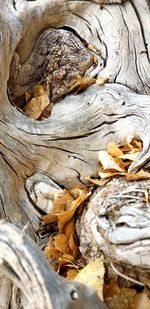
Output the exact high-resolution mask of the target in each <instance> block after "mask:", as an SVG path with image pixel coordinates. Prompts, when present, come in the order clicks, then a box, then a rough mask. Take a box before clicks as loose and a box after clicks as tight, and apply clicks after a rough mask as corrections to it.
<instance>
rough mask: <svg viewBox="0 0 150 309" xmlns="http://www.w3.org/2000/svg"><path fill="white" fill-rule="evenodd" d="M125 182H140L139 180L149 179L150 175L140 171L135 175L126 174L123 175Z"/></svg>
mask: <svg viewBox="0 0 150 309" xmlns="http://www.w3.org/2000/svg"><path fill="white" fill-rule="evenodd" d="M125 179H126V180H140V179H150V173H148V172H146V171H144V170H140V171H139V172H137V173H135V174H134V173H126V174H125Z"/></svg>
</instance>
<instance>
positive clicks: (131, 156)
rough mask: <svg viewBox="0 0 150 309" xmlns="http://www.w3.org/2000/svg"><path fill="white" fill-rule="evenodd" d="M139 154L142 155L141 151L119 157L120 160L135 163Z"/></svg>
mask: <svg viewBox="0 0 150 309" xmlns="http://www.w3.org/2000/svg"><path fill="white" fill-rule="evenodd" d="M139 154H140V152H139V151H138V152H132V153H131V152H129V153H126V154H123V155H121V156H119V158H120V159H124V160H130V161H135V160H136V158H137V157H138V155H139Z"/></svg>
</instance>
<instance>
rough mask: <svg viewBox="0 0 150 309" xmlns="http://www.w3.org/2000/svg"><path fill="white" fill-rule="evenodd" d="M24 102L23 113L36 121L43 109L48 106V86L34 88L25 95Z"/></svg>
mask: <svg viewBox="0 0 150 309" xmlns="http://www.w3.org/2000/svg"><path fill="white" fill-rule="evenodd" d="M26 100H27V103H26V105H25V107H24V108H23V111H24V113H25V114H26V115H27V116H28V117H30V118H33V119H38V118H39V117H40V116H41V115H42V113H43V111H44V110H45V108H46V107H47V106H48V105H50V99H49V89H48V86H42V85H36V86H34V88H33V90H32V91H31V92H29V93H26Z"/></svg>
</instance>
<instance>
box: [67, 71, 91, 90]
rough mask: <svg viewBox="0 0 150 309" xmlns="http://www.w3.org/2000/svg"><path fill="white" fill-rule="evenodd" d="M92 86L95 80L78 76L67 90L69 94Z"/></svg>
mask: <svg viewBox="0 0 150 309" xmlns="http://www.w3.org/2000/svg"><path fill="white" fill-rule="evenodd" d="M92 84H95V78H93V77H82V76H80V75H78V76H77V78H75V79H74V80H73V81H72V83H71V86H70V88H69V92H76V93H77V92H79V91H81V90H83V89H86V88H87V87H89V86H91V85H92Z"/></svg>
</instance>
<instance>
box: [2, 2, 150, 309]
mask: <svg viewBox="0 0 150 309" xmlns="http://www.w3.org/2000/svg"><path fill="white" fill-rule="evenodd" d="M112 3H116V4H114V5H113V4H112ZM119 3H121V4H119ZM0 7H1V10H0V90H1V91H0V141H1V144H0V151H1V157H0V179H1V190H0V218H2V219H6V220H7V221H9V222H11V223H15V224H17V225H19V226H20V227H22V226H24V225H26V224H27V223H28V222H29V224H28V227H27V230H26V231H27V233H28V234H29V235H30V236H31V237H32V238H33V239H34V240H35V241H37V242H38V241H39V242H40V240H42V239H43V237H44V235H43V234H44V227H43V225H42V221H41V216H42V212H41V208H40V207H39V205H37V206H38V207H35V200H36V198H37V200H38V202H39V197H37V196H36V194H35V200H34V199H33V195H34V194H33V195H32V198H31V196H30V194H31V191H32V190H31V191H30V189H31V188H30V186H29V187H28V184H27V181H28V178H29V177H31V176H32V175H33V174H35V173H37V174H36V175H38V176H37V178H38V179H37V180H36V181H37V183H38V182H40V183H41V182H42V181H43V182H46V183H47V180H45V177H48V178H50V179H52V181H53V185H52V186H55V185H54V184H58V185H60V186H62V185H63V186H66V187H69V186H73V185H75V184H78V183H81V182H85V176H89V175H94V174H95V173H96V169H97V152H98V150H100V149H104V148H105V147H106V144H107V143H108V142H109V141H112V140H113V141H116V142H123V141H124V139H125V137H126V136H127V135H129V134H133V135H135V136H136V137H139V138H141V139H142V140H143V144H144V148H143V152H142V154H141V155H140V156H139V158H137V161H136V162H135V164H134V165H132V167H131V168H132V169H137V168H138V167H140V166H141V165H142V164H144V163H145V162H147V161H148V160H149V155H150V153H149V143H150V136H149V126H150V108H149V104H150V96H149V95H150V87H149V85H150V75H149V72H150V61H149V57H150V33H149V32H150V18H149V14H150V6H149V1H148V0H143V1H141V0H132V1H125V2H124V1H119V0H118V1H109V0H108V1H101V0H95V1H94V0H93V1H82V0H79V1H71V0H67V1H61V0H45V1H43V0H36V1H26V0H16V1H12V0H6V1H3V0H0ZM131 20H132V22H131ZM64 27H65V28H66V30H67V31H71V32H73V35H77V36H78V38H77V39H76V40H78V42H79V41H80V40H81V41H82V42H83V41H86V42H87V43H88V44H91V45H93V46H95V49H96V50H95V52H94V54H95V56H96V57H97V59H98V64H97V66H96V67H95V68H94V67H93V66H92V67H90V68H89V69H88V70H87V71H86V74H87V75H90V76H97V77H107V78H109V80H110V83H112V84H107V85H105V86H103V87H100V86H91V87H90V88H89V89H87V90H85V91H84V92H83V93H81V94H79V95H73V96H68V97H66V98H65V99H64V100H63V101H61V102H59V103H57V104H56V105H54V107H53V110H52V115H51V117H50V118H49V119H48V120H46V121H41V122H38V121H34V120H31V119H29V118H27V117H26V116H25V115H24V114H22V113H21V112H20V111H19V110H18V109H17V108H16V106H13V105H12V104H11V103H10V101H9V97H8V93H7V84H8V81H9V84H10V77H11V76H12V75H13V72H12V70H16V71H17V69H18V68H19V70H20V71H21V70H22V68H23V66H24V65H25V63H26V62H27V60H28V59H29V58H30V55H31V53H32V52H33V49H34V47H35V46H36V43H37V40H38V38H39V36H40V35H41V33H42V32H43V31H44V30H45V29H48V28H56V29H57V28H64ZM80 46H81V48H82V43H81V45H80ZM83 48H84V47H83ZM91 54H92V55H93V53H91ZM91 54H90V55H91ZM119 84H120V85H119ZM127 87H128V88H127ZM130 89H131V90H130ZM8 92H9V91H8ZM137 93H138V94H137ZM42 178H43V179H42ZM29 179H30V178H29ZM32 181H33V183H34V179H33V178H31V182H32ZM49 181H51V180H48V183H49ZM49 185H50V184H49ZM50 186H51V185H50ZM33 187H36V186H34V185H33ZM36 189H37V187H36ZM39 208H40V210H39ZM45 237H47V235H45ZM3 280H4V282H5V284H6V285H7V284H8V285H9V286H11V284H10V283H9V282H7V279H6V278H5V277H3ZM13 291H14V295H17V290H16V289H15V287H13ZM8 299H9V297H8ZM13 301H14V304H15V296H14V300H13ZM14 307H15V305H14ZM12 308H13V307H12Z"/></svg>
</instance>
